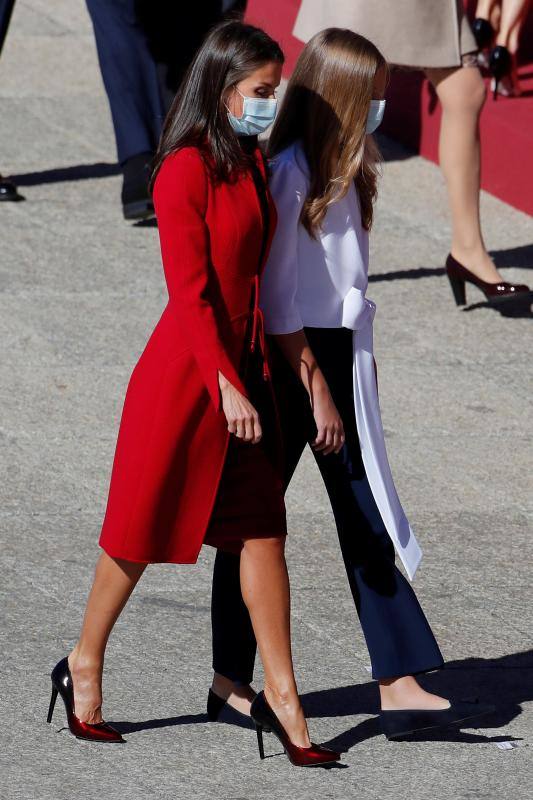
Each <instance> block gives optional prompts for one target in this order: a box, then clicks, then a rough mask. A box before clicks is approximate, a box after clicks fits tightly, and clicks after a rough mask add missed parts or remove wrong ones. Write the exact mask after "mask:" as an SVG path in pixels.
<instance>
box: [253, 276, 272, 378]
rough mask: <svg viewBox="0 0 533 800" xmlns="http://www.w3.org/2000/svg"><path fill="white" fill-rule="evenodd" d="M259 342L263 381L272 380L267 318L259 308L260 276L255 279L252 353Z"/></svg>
mask: <svg viewBox="0 0 533 800" xmlns="http://www.w3.org/2000/svg"><path fill="white" fill-rule="evenodd" d="M258 340H259V348H260V350H261V355H262V356H263V379H264V380H265V381H268V380H270V369H269V367H268V361H267V352H266V337H265V317H264V314H263V312H262V310H261V308H260V307H259V275H256V276H255V277H254V311H253V321H252V338H251V340H250V351H251V352H252V353H253V352H254V351H255V346H256V344H257V341H258Z"/></svg>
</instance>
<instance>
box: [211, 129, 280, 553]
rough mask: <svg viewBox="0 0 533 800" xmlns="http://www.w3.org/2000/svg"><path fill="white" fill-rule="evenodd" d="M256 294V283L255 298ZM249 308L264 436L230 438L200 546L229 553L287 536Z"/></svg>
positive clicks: (250, 351) (265, 374)
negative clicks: (247, 439) (250, 543)
mask: <svg viewBox="0 0 533 800" xmlns="http://www.w3.org/2000/svg"><path fill="white" fill-rule="evenodd" d="M247 138H248V137H247ZM242 144H243V146H244V147H250V148H251V149H253V148H254V147H255V146H256V139H255V137H250V140H249V141H244V142H242ZM252 174H253V178H254V182H255V185H256V189H257V194H258V199H259V202H260V205H261V212H262V218H263V248H264V247H265V246H266V242H267V240H268V234H269V226H270V224H271V223H270V215H269V210H268V201H267V195H266V192H267V191H268V189H267V188H266V184H265V181H264V179H263V177H262V175H261V173H260V171H259V169H252ZM263 248H262V249H263ZM260 260H262V258H261V259H260ZM258 291H259V281H258V282H257V284H256V289H255V294H256V295H257V293H258ZM252 304H253V305H254V307H255V308H256V314H257V315H258V318H259V319H258V322H259V327H260V330H259V341H258V342H257V345H261V346H257V345H256V346H254V347H253V348H252V347H251V342H252V338H253V339H255V337H254V336H253V331H252V327H253V323H251V324H250V325H249V330H248V331H247V336H246V347H245V351H244V357H243V363H242V364H241V370H240V372H241V378H242V381H243V383H244V385H245V387H246V389H247V391H248V393H249V399H250V402H251V403H252V405H253V406H254V407H255V408H256V410H257V412H258V413H259V418H260V421H261V427H262V431H263V435H262V438H261V441H260V442H259V443H258V444H251V443H250V442H244V441H242V440H241V439H238V438H237V437H236V436H233V435H232V436H231V437H230V440H229V444H228V451H227V455H226V460H225V462H224V469H223V472H222V477H221V480H220V483H219V487H218V493H217V496H216V500H215V506H214V508H213V513H212V515H211V519H210V522H209V526H208V528H207V531H206V535H205V539H204V544H208V545H211V546H213V547H217V548H220V549H221V550H226V551H229V552H232V553H239V552H240V550H241V549H242V544H243V540H244V539H251V538H264V537H271V536H286V534H287V523H286V514H285V502H284V499H283V493H284V490H283V445H282V439H281V429H280V426H279V420H278V416H277V409H276V404H275V397H274V393H273V389H272V383H271V380H270V372H269V369H268V364H267V361H266V359H267V353H266V345H265V344H264V332H263V328H262V326H263V320H262V314H261V311H260V310H259V297H258V296H254V297H253V298H252ZM252 317H253V315H252Z"/></svg>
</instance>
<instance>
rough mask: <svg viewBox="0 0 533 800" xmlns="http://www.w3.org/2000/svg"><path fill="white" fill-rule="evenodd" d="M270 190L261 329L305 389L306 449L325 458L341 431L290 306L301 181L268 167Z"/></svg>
mask: <svg viewBox="0 0 533 800" xmlns="http://www.w3.org/2000/svg"><path fill="white" fill-rule="evenodd" d="M270 190H271V193H272V196H273V198H274V201H275V203H276V208H277V211H278V224H277V227H276V233H275V236H274V240H273V242H272V246H271V249H270V253H269V257H268V261H267V264H266V266H265V271H264V274H263V280H262V285H261V307H262V309H263V313H264V315H265V326H266V331H267V333H271V334H274V335H275V337H276V341H277V342H278V344H279V346H280V348H281V351H282V352H283V355H284V356H285V358H286V359H287V361H288V362H289V364H290V365H291V366H292V368H293V369H294V371H295V372H296V374H297V375H298V377H299V378H300V380H301V381H302V383H303V385H304V386H305V389H306V390H307V393H308V395H309V400H310V402H311V408H312V409H313V415H314V418H315V422H316V427H317V431H318V432H317V436H316V439H315V440H314V442H312V446H313V447H314V448H315V449H316V450H319V451H321V452H322V453H324V454H325V455H327V454H328V453H332V452H338V451H339V450H340V449H341V447H342V445H343V442H344V428H343V424H342V420H341V418H340V415H339V413H338V411H337V409H336V407H335V404H334V402H333V400H332V397H331V393H330V391H329V388H328V385H327V383H326V380H325V378H324V376H323V374H322V372H321V370H320V368H319V366H318V364H317V361H316V359H315V357H314V355H313V353H312V351H311V348H310V347H309V344H308V342H307V339H306V336H305V333H304V331H303V322H302V318H301V316H300V312H299V310H298V304H297V302H296V294H297V289H298V249H297V242H298V225H299V217H300V211H301V207H302V203H303V202H304V200H305V197H306V194H307V183H306V179H305V177H304V176H303V174H302V173H301V172H300V170H299V169H298V167H297V166H296V165H295V164H294V163H292V162H291V161H289V160H287V161H282V162H281V163H278V164H276V165H275V166H274V169H273V171H272V176H271V179H270Z"/></svg>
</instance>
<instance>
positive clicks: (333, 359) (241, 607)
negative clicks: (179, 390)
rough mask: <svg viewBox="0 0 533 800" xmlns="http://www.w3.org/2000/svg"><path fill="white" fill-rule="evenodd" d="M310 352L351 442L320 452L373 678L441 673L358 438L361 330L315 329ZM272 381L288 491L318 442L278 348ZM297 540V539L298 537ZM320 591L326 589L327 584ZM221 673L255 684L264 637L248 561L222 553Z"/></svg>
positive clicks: (216, 630) (217, 574)
mask: <svg viewBox="0 0 533 800" xmlns="http://www.w3.org/2000/svg"><path fill="white" fill-rule="evenodd" d="M305 333H306V335H307V338H308V341H309V344H310V346H311V349H312V350H313V352H314V354H315V357H316V359H317V361H318V364H319V366H320V368H321V370H322V372H323V373H324V376H325V378H326V381H327V382H328V384H329V387H330V390H331V394H332V396H333V400H334V402H335V404H336V406H337V409H338V410H339V413H340V415H341V417H342V420H343V423H344V428H345V433H346V443H345V445H344V447H343V449H342V450H341V451H340V452H339V453H338V454H335V453H332V454H330V455H327V456H324V455H321V454H320V453H316V454H315V458H316V463H317V465H318V468H319V470H320V472H321V475H322V479H323V481H324V484H325V486H326V489H327V492H328V495H329V498H330V501H331V507H332V509H333V514H334V517H335V523H336V526H337V532H338V536H339V543H340V548H341V552H342V556H343V559H344V564H345V567H346V573H347V575H348V581H349V584H350V589H351V591H352V595H353V599H354V603H355V607H356V610H357V613H358V615H359V621H360V623H361V627H362V629H363V633H364V636H365V639H366V643H367V647H368V651H369V654H370V662H371V665H372V675H373V677H374V678H376V679H379V678H393V677H400V676H403V675H414V674H417V673H420V672H427V671H429V670H433V669H437V668H439V667H441V666H442V664H443V660H442V655H441V653H440V650H439V647H438V645H437V642H436V640H435V637H434V635H433V633H432V631H431V628H430V626H429V623H428V621H427V619H426V617H425V615H424V612H423V611H422V609H421V607H420V604H419V602H418V600H417V598H416V595H415V593H414V591H413V589H412V588H411V585H410V584H409V582H408V581H407V580H406V579H405V578H404V576H403V575H402V573H401V572H400V571H399V570H398V568H397V567H396V565H395V553H394V547H393V545H392V542H391V540H390V538H389V536H388V534H387V531H386V529H385V526H384V524H383V520H382V519H381V515H380V513H379V511H378V508H377V506H376V503H375V500H374V497H373V495H372V491H371V489H370V486H369V483H368V480H367V477H366V473H365V469H364V466H363V462H362V459H361V450H360V447H359V439H358V435H357V426H356V420H355V411H354V398H353V379H352V359H353V353H352V347H353V341H352V332H351V331H349V330H347V329H345V328H328V329H323V328H306V329H305ZM271 350H272V352H273V381H274V388H275V391H276V395H277V399H278V404H279V413H280V422H281V427H282V433H283V440H284V448H285V470H286V474H285V481H286V485H287V486H288V484H289V482H290V479H291V477H292V474H293V472H294V470H295V469H296V466H297V464H298V461H299V460H300V458H301V455H302V453H303V450H304V448H305V446H306V444H307V443H308V442H309V441H310V440H312V439H313V438H314V437H315V436H316V427H315V424H314V420H313V415H312V412H311V407H310V404H309V399H308V396H307V393H306V392H305V390H304V389H303V386H302V385H301V383H300V381H299V380H298V378H297V376H296V375H295V374H294V373H293V371H292V370H291V368H290V367H289V365H288V364H287V363H286V361H285V360H284V358H283V356H282V355H281V353H280V352H279V351H278V350H277V348H276V345H275V342H271ZM289 535H290V534H289ZM317 591H327V587H326V586H324V587H318V588H317ZM211 613H212V628H213V669H214V670H215V671H216V672H218V673H220V674H222V675H225V676H226V677H228V678H230V679H232V680H234V681H239V682H242V683H250V682H251V680H252V677H253V668H254V662H255V655H256V641H255V637H254V633H253V630H252V625H251V621H250V617H249V614H248V610H247V608H246V606H245V604H244V601H243V599H242V596H241V591H240V580H239V557H238V556H235V555H233V554H230V553H227V552H224V551H222V550H219V551H218V552H217V556H216V560H215V566H214V573H213V591H212V603H211Z"/></svg>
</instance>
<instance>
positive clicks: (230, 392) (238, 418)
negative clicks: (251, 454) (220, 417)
mask: <svg viewBox="0 0 533 800" xmlns="http://www.w3.org/2000/svg"><path fill="white" fill-rule="evenodd" d="M218 385H219V386H220V394H221V397H222V410H223V411H224V414H225V416H226V420H227V423H228V431H229V432H230V433H233V434H234V436H236V437H237V438H238V439H242V440H243V442H251V443H252V444H257V443H258V442H259V441H260V440H261V436H262V435H263V432H262V430H261V423H260V421H259V414H258V413H257V411H256V410H255V408H254V407H253V405H252V404H251V403H250V401H249V400H248V399H247V398H246V397H245V396H244V395H243V394H241V393H240V392H239V390H238V389H236V388H235V386H233V384H232V383H230V382H229V381H228V380H227V379H226V378H225V377H224V375H222V373H221V372H219V373H218Z"/></svg>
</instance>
